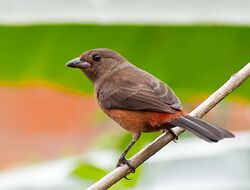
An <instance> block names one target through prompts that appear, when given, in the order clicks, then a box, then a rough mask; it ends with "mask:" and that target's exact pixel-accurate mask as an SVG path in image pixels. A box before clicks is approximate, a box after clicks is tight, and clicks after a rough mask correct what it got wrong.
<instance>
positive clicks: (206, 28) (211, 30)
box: [0, 0, 250, 190]
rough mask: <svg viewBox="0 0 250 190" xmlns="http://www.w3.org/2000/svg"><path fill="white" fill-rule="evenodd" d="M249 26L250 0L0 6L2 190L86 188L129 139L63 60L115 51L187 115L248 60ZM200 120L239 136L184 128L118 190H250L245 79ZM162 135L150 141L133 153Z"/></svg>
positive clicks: (15, 1) (16, 1)
mask: <svg viewBox="0 0 250 190" xmlns="http://www.w3.org/2000/svg"><path fill="white" fill-rule="evenodd" d="M249 26H250V1H248V0H237V1H236V0H211V1H205V0H185V1H181V0H154V1H153V0H136V1H135V0H127V1H124V0H123V1H121V0H61V1H56V0H50V1H49V0H21V1H20V0H0V189H1V190H56V189H62V190H64V189H65V190H72V189H74V190H78V189H79V190H80V189H86V187H88V186H89V185H90V184H92V183H93V182H95V181H96V180H98V179H99V178H101V177H102V176H103V175H105V174H106V173H107V172H109V171H111V170H112V169H113V168H114V167H115V165H116V161H117V158H118V155H119V154H120V153H121V151H122V150H123V149H124V148H125V146H126V145H127V144H128V142H129V141H130V139H131V137H130V135H129V133H128V132H126V131H125V130H123V129H121V128H119V127H118V126H117V124H115V123H114V122H113V121H111V120H110V119H108V118H107V117H106V116H105V115H104V114H103V113H102V112H101V111H100V109H99V108H98V106H97V104H96V103H95V100H94V97H93V87H92V84H91V83H90V82H89V81H88V80H87V79H86V77H84V76H83V75H82V74H81V72H80V71H77V70H72V69H69V68H66V67H65V66H64V64H65V63H66V62H67V61H69V60H71V59H72V58H75V57H77V56H79V55H80V54H81V53H82V52H83V51H86V50H89V49H92V48H100V47H104V48H110V49H113V50H115V51H118V52H120V53H121V54H122V55H124V56H125V57H126V58H127V59H128V60H129V61H130V62H132V63H134V64H135V65H136V66H138V67H140V68H142V69H144V70H146V71H149V72H150V73H152V74H153V75H155V76H157V77H158V78H160V79H161V80H163V81H164V82H166V83H168V84H169V85H170V86H171V87H172V88H173V89H174V91H175V92H176V94H177V95H178V96H179V97H180V99H181V100H182V102H183V104H184V108H185V111H186V112H189V111H191V110H192V109H194V108H195V107H196V106H197V105H199V104H200V103H201V102H202V101H203V100H204V99H206V98H207V97H208V96H209V95H210V94H211V93H213V92H214V91H215V90H216V89H218V88H219V87H220V86H221V85H222V84H223V83H224V82H225V81H226V80H227V79H228V78H229V77H230V76H231V75H232V74H233V73H235V72H237V71H238V70H239V69H240V68H242V67H243V66H244V65H245V64H247V63H248V62H249V61H250V27H249ZM204 119H205V120H206V121H209V122H211V123H213V124H216V125H219V126H222V127H223V128H226V129H228V130H231V131H233V132H234V133H235V134H236V138H235V139H226V140H224V141H222V142H220V143H218V144H208V143H206V142H203V141H202V140H200V139H198V138H196V137H194V136H193V135H191V134H189V133H188V132H185V134H183V135H182V137H181V138H180V139H179V140H178V143H170V144H169V146H167V147H165V148H164V149H163V150H161V151H160V152H159V153H157V155H155V156H154V157H152V158H151V159H150V160H149V161H147V162H146V163H145V164H144V165H143V166H141V167H140V168H138V169H137V172H136V173H135V174H131V175H130V176H129V177H130V178H132V180H130V181H126V180H124V179H123V180H121V181H120V182H119V183H118V184H116V185H114V186H113V187H112V188H111V189H114V190H115V189H135V190H142V189H149V190H162V189H171V190H179V189H190V190H191V189H192V190H195V189H197V190H198V189H204V190H222V189H227V190H235V189H237V190H249V189H250V141H249V139H250V80H248V81H246V82H245V83H244V84H243V85H242V86H241V87H240V88H238V89H237V90H236V91H234V92H233V93H232V94H231V95H230V96H229V97H227V98H226V100H224V101H223V102H221V103H220V104H219V105H218V106H217V107H216V108H214V109H213V110H212V111H210V113H209V114H208V115H206V116H205V117H204ZM159 134H160V133H153V134H143V135H142V136H141V138H140V140H139V142H138V143H137V144H136V146H135V147H133V149H132V151H131V152H130V154H129V156H132V155H133V154H134V153H136V152H137V151H139V150H140V149H141V148H142V147H143V146H145V144H147V143H149V142H151V141H152V140H153V139H154V138H156V137H157V136H158V135H159Z"/></svg>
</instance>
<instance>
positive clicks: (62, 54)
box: [0, 25, 250, 99]
mask: <svg viewBox="0 0 250 190" xmlns="http://www.w3.org/2000/svg"><path fill="white" fill-rule="evenodd" d="M0 41H1V45H0V52H1V60H0V81H4V82H20V81H34V80H35V81H36V80H38V81H40V80H42V81H49V82H50V83H55V84H59V85H63V86H65V87H67V88H70V89H74V90H78V91H84V92H87V93H89V92H92V91H93V89H92V85H91V83H90V82H89V81H87V79H86V78H85V77H83V76H82V75H81V73H80V71H77V70H70V69H69V68H66V67H64V64H65V63H66V62H67V61H69V60H70V59H72V58H75V57H77V56H79V55H80V54H81V53H82V52H83V51H86V50H89V49H92V48H100V47H105V48H110V49H113V50H116V51H118V52H120V53H121V54H122V55H123V56H125V57H126V58H127V59H128V60H129V61H130V62H132V63H134V64H135V65H137V66H139V67H140V68H142V69H145V70H147V71H149V72H150V73H152V74H154V75H155V76H157V77H159V78H160V79H162V80H163V81H165V82H166V83H168V84H169V85H170V86H172V88H173V89H174V91H176V93H177V95H178V96H180V98H181V99H183V98H184V99H185V98H190V97H191V96H192V95H194V94H197V93H198V94H207V93H211V92H213V91H214V90H216V89H217V88H218V87H219V86H220V85H222V84H223V83H224V82H225V81H226V80H227V79H228V78H229V77H230V76H231V75H232V74H233V73H234V72H236V71H238V70H239V69H240V68H241V67H243V66H244V65H245V64H246V63H247V62H249V57H250V45H249V44H250V27H233V26H231V27H230V26H133V25H129V26H119V25H117V26H97V25H35V26H1V27H0ZM235 95H236V96H237V95H241V96H242V97H247V98H250V85H249V82H247V83H246V84H245V85H244V86H242V87H241V88H240V89H239V90H237V91H236V92H235V93H234V96H235Z"/></svg>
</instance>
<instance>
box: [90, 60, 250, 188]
mask: <svg viewBox="0 0 250 190" xmlns="http://www.w3.org/2000/svg"><path fill="white" fill-rule="evenodd" d="M249 76H250V63H248V64H247V65H246V66H245V67H243V68H242V69H241V70H240V71H239V72H237V73H235V74H234V75H232V77H231V78H230V79H229V80H228V81H227V82H226V83H225V84H224V85H223V86H222V87H220V88H219V89H218V90H217V91H216V92H214V93H213V94H212V95H211V96H210V97H208V98H207V99H206V100H205V101H204V102H203V103H202V104H200V105H199V106H198V107H197V108H196V109H194V110H193V111H192V112H191V113H190V114H189V115H190V116H193V117H197V118H201V117H203V116H204V115H205V114H206V113H207V112H209V111H210V110H211V109H212V108H213V107H214V106H216V105H217V104H218V103H219V102H220V101H221V100H223V99H224V98H225V97H226V96H227V95H228V94H230V93H231V92H232V91H233V90H234V89H236V88H237V87H238V86H240V85H241V84H242V83H243V82H244V81H245V80H246V79H247V78H248V77H249ZM174 131H175V133H176V134H177V135H180V134H181V133H183V132H184V130H183V129H181V128H179V127H176V128H174ZM172 140H173V136H172V135H171V134H169V133H164V134H162V135H160V136H159V137H158V138H157V139H155V140H154V141H153V142H152V143H150V144H149V145H148V146H146V147H145V148H144V149H142V150H141V151H140V152H138V153H137V154H136V155H134V156H133V157H132V158H131V159H130V163H131V165H132V166H133V167H134V168H137V167H138V166H140V165H141V164H142V163H143V162H145V161H146V160H147V159H149V158H150V157H151V156H153V155H154V154H155V153H156V152H158V151H159V150H160V149H162V148H163V147H164V146H165V145H167V144H168V143H169V142H171V141H172ZM129 173H131V170H130V169H129V167H128V166H127V165H123V166H121V167H118V168H116V169H114V170H113V171H111V172H110V173H109V174H107V175H106V176H104V177H103V178H102V179H100V180H99V181H97V182H96V183H94V184H93V185H92V186H90V187H89V188H88V189H87V190H104V189H107V188H109V187H111V186H112V185H113V184H115V183H117V182H118V181H119V180H121V179H122V178H123V177H125V176H126V175H128V174H129Z"/></svg>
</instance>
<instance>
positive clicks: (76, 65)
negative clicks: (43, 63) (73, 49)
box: [65, 57, 91, 69]
mask: <svg viewBox="0 0 250 190" xmlns="http://www.w3.org/2000/svg"><path fill="white" fill-rule="evenodd" d="M65 66H67V67H73V68H79V69H87V68H90V67H91V64H90V63H88V62H86V61H81V60H80V58H79V57H78V58H75V59H72V60H71V61H69V62H68V63H66V65H65Z"/></svg>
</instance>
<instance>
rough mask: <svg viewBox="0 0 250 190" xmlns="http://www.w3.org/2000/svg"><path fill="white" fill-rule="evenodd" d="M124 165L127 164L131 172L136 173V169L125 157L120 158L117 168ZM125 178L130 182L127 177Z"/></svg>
mask: <svg viewBox="0 0 250 190" xmlns="http://www.w3.org/2000/svg"><path fill="white" fill-rule="evenodd" d="M124 164H126V165H127V166H128V167H129V169H130V170H131V173H135V168H134V167H133V166H132V165H131V164H130V163H129V161H128V160H126V158H124V157H121V158H119V160H118V162H117V164H116V167H120V166H122V165H124ZM124 178H125V179H127V180H130V179H129V178H127V176H125V177H124Z"/></svg>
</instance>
